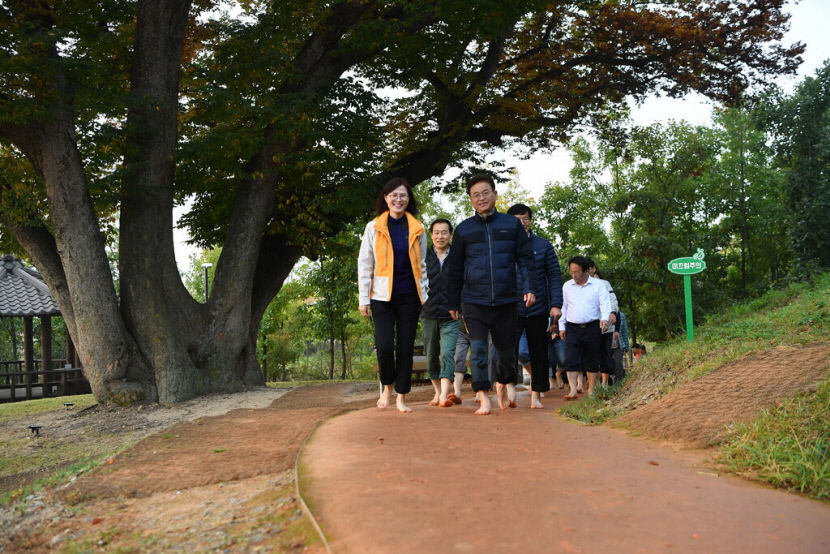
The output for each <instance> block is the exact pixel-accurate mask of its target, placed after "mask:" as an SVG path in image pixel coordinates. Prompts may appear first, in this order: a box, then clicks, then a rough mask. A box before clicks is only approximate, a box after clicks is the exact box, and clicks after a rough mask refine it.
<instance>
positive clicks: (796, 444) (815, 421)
mask: <svg viewBox="0 0 830 554" xmlns="http://www.w3.org/2000/svg"><path fill="white" fill-rule="evenodd" d="M829 452H830V380H826V381H824V382H823V383H822V384H820V385H819V386H818V389H817V390H816V391H815V392H812V393H807V394H803V395H800V396H797V397H795V398H792V399H790V400H788V401H786V402H784V403H783V404H782V405H781V406H777V407H775V408H772V409H769V410H764V411H763V412H762V413H761V414H760V415H758V416H757V417H756V418H755V419H753V420H752V421H751V422H749V423H743V424H740V425H738V426H737V429H736V431H735V434H734V437H733V438H732V439H731V440H730V441H729V442H728V443H727V444H726V445H724V447H723V448H722V449H721V451H720V453H719V456H718V462H720V463H721V464H723V465H724V467H725V468H726V469H727V470H729V471H731V472H733V473H737V474H738V475H742V476H744V477H748V478H752V479H758V480H761V481H766V482H768V483H771V484H772V485H775V486H776V487H782V488H786V489H790V490H795V491H798V492H800V493H803V494H806V495H808V496H810V497H812V498H816V499H818V500H824V501H828V500H830V455H828V453H829Z"/></svg>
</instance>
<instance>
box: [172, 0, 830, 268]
mask: <svg viewBox="0 0 830 554" xmlns="http://www.w3.org/2000/svg"><path fill="white" fill-rule="evenodd" d="M786 9H787V11H789V12H790V14H791V15H792V17H791V19H790V31H789V32H788V33H787V34H786V36H785V37H784V40H783V43H784V44H785V45H790V44H792V43H794V42H797V41H801V42H803V43H804V44H805V45H806V51H805V52H804V54H803V56H802V58H803V59H804V62H803V63H802V64H801V66H800V67H799V69H798V74H797V75H795V76H792V77H781V78H779V79H777V80H776V82H777V83H778V85H779V86H781V87H782V88H784V90H785V91H791V90H792V89H793V88H794V86H795V85H796V84H797V83H798V82H799V81H800V80H801V79H803V78H804V77H806V76H809V75H813V74H814V73H815V72H816V70H817V69H818V68H819V67H820V66H821V65H822V64H823V62H824V61H825V60H826V59H828V58H830V33H828V32H827V24H828V22H830V0H801V1H797V2H789V4H788V5H787V8H786ZM713 107H714V104H713V103H712V102H710V101H708V100H706V99H705V98H703V97H701V96H700V95H697V94H692V95H689V96H687V97H685V98H683V99H672V98H658V97H653V96H652V97H649V98H648V99H646V101H645V102H644V103H643V104H642V105H641V106H634V107H633V108H632V112H631V119H632V122H633V123H634V124H635V125H650V124H652V123H657V122H661V123H665V122H668V121H669V120H671V119H675V120H685V121H687V122H688V123H691V124H692V125H706V124H708V123H710V121H711V116H712V109H713ZM494 157H500V158H501V159H503V160H504V161H505V162H506V163H507V164H509V165H512V166H514V167H516V169H517V170H518V181H519V184H520V185H521V186H522V188H524V189H525V190H527V191H528V192H529V193H530V195H531V196H532V197H533V198H534V199H538V198H539V197H540V196H541V195H542V192H543V191H544V188H545V185H546V184H547V183H549V182H553V181H563V182H566V181H568V172H569V171H570V170H571V168H572V167H573V163H572V162H571V158H570V154H569V153H568V151H567V150H566V149H565V148H559V149H557V150H555V151H553V152H546V153H539V154H535V155H533V156H531V157H530V158H528V159H526V160H522V159H519V158H517V157H515V156H514V155H513V154H512V153H510V152H502V153H501V154H496V156H494ZM186 209H187V208H186V207H179V208H177V209H176V210H174V214H173V215H174V218H176V219H178V217H179V216H180V215H181V214H182V213H183V212H184V211H186ZM174 239H175V241H176V261H177V263H178V266H179V268H180V269H181V270H186V269H187V268H188V266H189V263H188V258H189V257H190V256H191V255H192V254H195V253H197V252H198V249H195V248H193V247H191V246H189V245H187V244H186V243H185V241H186V240H187V239H188V235H187V232H186V231H185V230H184V229H178V228H176V229H174Z"/></svg>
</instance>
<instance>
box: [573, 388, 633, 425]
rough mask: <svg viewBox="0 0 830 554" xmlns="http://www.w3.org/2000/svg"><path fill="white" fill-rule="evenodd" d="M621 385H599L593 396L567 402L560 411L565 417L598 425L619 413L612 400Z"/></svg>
mask: <svg viewBox="0 0 830 554" xmlns="http://www.w3.org/2000/svg"><path fill="white" fill-rule="evenodd" d="M620 386H621V385H613V386H610V387H602V386H599V385H597V387H596V392H595V393H594V395H593V396H588V397H586V398H585V399H584V400H583V401H582V402H576V403H573V404H565V405H564V406H562V408H561V409H560V412H561V413H562V415H564V416H565V417H569V418H571V419H575V420H577V421H581V422H582V423H588V424H590V425H598V424H600V423H603V422H605V421H606V420H608V419H610V418H612V417H614V416H615V415H617V414H618V410H616V409H614V408H613V407H612V402H611V400H612V399H613V398H614V396H616V394H617V392H618V391H619V389H620Z"/></svg>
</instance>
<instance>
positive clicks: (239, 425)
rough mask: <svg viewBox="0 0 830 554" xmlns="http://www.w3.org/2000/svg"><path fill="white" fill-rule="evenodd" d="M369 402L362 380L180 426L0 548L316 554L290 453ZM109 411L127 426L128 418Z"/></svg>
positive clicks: (5, 537)
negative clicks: (326, 423) (329, 421)
mask: <svg viewBox="0 0 830 554" xmlns="http://www.w3.org/2000/svg"><path fill="white" fill-rule="evenodd" d="M375 397H376V386H374V385H371V384H366V383H358V384H334V385H324V386H315V387H305V388H301V389H297V390H293V391H290V392H289V393H287V394H285V395H284V396H282V397H280V398H278V399H277V400H275V401H274V402H273V404H271V406H270V407H267V408H260V409H248V408H246V409H237V410H233V411H230V412H228V413H226V414H224V415H221V416H213V417H200V418H198V419H194V420H192V421H185V422H183V423H179V424H176V425H174V426H172V427H169V428H168V429H165V430H164V431H162V432H159V433H156V434H154V435H152V436H149V437H148V438H146V439H144V440H143V441H141V442H140V443H138V444H137V445H136V446H134V447H132V448H130V449H128V450H126V451H124V452H122V453H121V454H119V455H117V456H115V457H113V458H112V459H111V460H110V461H109V463H107V464H106V465H104V466H102V467H99V468H97V469H96V470H94V471H91V472H89V473H86V474H83V475H81V476H80V477H79V478H78V479H76V480H75V481H74V482H73V483H72V484H71V485H70V486H68V487H66V488H63V489H61V490H59V491H55V492H52V493H47V494H46V495H41V496H38V497H36V498H35V499H34V500H33V501H32V502H29V504H30V510H29V511H30V513H28V514H24V516H28V517H22V518H18V519H17V520H16V521H7V522H5V526H4V527H3V529H2V530H0V551H4V552H18V551H29V550H35V551H46V550H50V549H52V548H63V547H65V546H66V545H67V544H71V545H72V546H73V547H77V548H80V549H81V550H84V549H85V548H87V547H90V546H98V547H100V548H103V549H104V550H116V549H125V550H131V549H133V550H138V551H156V552H161V551H167V550H169V549H175V550H179V551H210V550H216V549H221V550H223V551H230V552H248V551H259V550H262V551H273V550H280V551H290V550H302V551H309V552H317V551H320V550H322V549H323V547H322V546H320V545H319V544H314V541H315V540H316V535H315V532H314V530H313V529H312V528H311V526H310V522H308V521H307V520H306V521H305V523H304V524H303V520H304V519H306V518H304V517H303V516H302V514H301V512H300V505H299V504H298V502H297V499H296V498H295V495H294V478H293V467H294V460H295V458H296V455H297V451H298V449H299V447H300V445H301V444H302V442H303V441H304V440H305V438H306V437H307V436H308V434H309V433H310V432H311V431H312V429H313V428H314V427H315V426H316V425H317V424H318V423H319V422H321V421H323V420H325V419H326V418H328V417H331V416H332V415H335V414H337V413H342V412H344V411H347V410H351V409H356V408H361V407H367V406H372V405H373V404H374V402H375V400H374V399H375ZM197 413H198V412H197ZM59 415H60V414H59ZM111 415H113V418H114V419H115V420H116V421H117V425H124V424H125V423H124V421H123V418H124V417H125V414H124V413H122V412H114V413H113V414H111ZM60 416H61V417H64V416H63V415H60ZM106 417H107V414H103V415H102V417H101V419H106ZM137 417H138V416H137ZM142 417H143V416H142ZM73 424H74V425H78V422H77V421H75V422H73ZM95 424H96V425H100V424H101V423H100V422H96V423H95ZM309 542H311V543H312V544H311V546H309V544H307V543H309Z"/></svg>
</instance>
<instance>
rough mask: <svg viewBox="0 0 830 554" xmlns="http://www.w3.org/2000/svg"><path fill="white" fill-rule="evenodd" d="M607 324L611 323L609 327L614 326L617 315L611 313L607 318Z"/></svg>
mask: <svg viewBox="0 0 830 554" xmlns="http://www.w3.org/2000/svg"><path fill="white" fill-rule="evenodd" d="M608 322H609V323H611V325H614V324H616V323H617V314H615V313H614V312H611V316H610V317H609V318H608Z"/></svg>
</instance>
